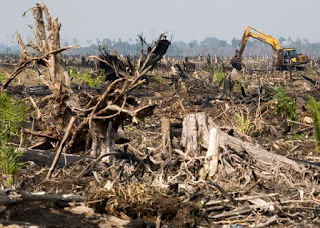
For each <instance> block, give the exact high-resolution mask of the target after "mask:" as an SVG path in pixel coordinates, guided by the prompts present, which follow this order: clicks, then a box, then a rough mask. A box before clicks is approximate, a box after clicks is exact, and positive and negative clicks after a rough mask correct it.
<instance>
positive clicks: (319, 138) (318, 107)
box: [307, 97, 320, 152]
mask: <svg viewBox="0 0 320 228" xmlns="http://www.w3.org/2000/svg"><path fill="white" fill-rule="evenodd" d="M307 110H308V112H309V114H310V115H311V117H312V119H313V127H314V137H315V139H316V150H317V151H318V152H319V151H320V104H319V103H318V102H317V101H316V100H315V99H314V98H313V97H309V102H308V105H307Z"/></svg>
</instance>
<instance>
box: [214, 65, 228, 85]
mask: <svg viewBox="0 0 320 228" xmlns="http://www.w3.org/2000/svg"><path fill="white" fill-rule="evenodd" d="M225 77H226V74H225V73H224V72H223V69H222V67H221V66H219V67H217V69H216V70H215V72H214V80H215V83H216V85H219V86H220V85H221V84H222V81H223V80H224V79H225Z"/></svg>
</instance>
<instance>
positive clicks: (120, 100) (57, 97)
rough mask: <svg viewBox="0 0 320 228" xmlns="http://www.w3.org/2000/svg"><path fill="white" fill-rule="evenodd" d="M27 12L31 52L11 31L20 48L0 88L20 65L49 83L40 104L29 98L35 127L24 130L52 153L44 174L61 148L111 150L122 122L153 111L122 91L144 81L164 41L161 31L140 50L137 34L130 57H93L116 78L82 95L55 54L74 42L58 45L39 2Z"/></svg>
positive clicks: (57, 26) (165, 44)
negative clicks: (31, 28)
mask: <svg viewBox="0 0 320 228" xmlns="http://www.w3.org/2000/svg"><path fill="white" fill-rule="evenodd" d="M31 11H32V15H33V19H34V32H33V35H34V36H33V39H32V40H31V41H30V42H29V43H28V45H27V46H29V47H30V48H31V49H32V52H30V53H36V54H30V53H29V52H28V50H27V48H26V46H25V45H24V43H23V41H22V39H21V37H20V35H19V33H16V34H17V39H18V42H19V45H20V49H21V56H20V63H19V64H18V67H17V68H16V69H15V70H14V71H13V73H12V74H11V75H10V77H9V78H8V79H7V81H6V82H5V83H4V84H3V86H2V88H1V89H2V90H5V89H6V88H7V86H8V85H9V84H10V82H11V81H12V80H13V79H14V78H15V77H16V76H17V75H18V74H19V73H20V72H22V71H23V70H25V69H26V68H32V69H33V70H34V71H35V72H37V73H38V75H39V77H40V78H41V79H42V81H43V83H44V84H46V85H47V86H48V87H49V89H50V91H51V94H50V95H49V96H47V97H45V98H43V99H42V100H44V101H45V102H42V101H41V100H40V101H35V100H34V99H32V98H30V100H31V101H32V105H33V107H34V109H35V110H36V118H34V119H35V120H36V121H37V126H38V129H37V130H36V131H35V130H29V131H28V130H26V131H24V132H26V133H27V134H31V135H35V136H37V137H42V138H43V145H50V144H51V145H52V147H53V148H54V149H55V150H56V151H57V154H56V158H55V160H54V162H53V164H52V166H51V168H50V171H49V173H48V176H47V178H50V176H51V174H52V172H53V170H54V168H55V164H56V162H55V161H56V160H58V158H59V156H60V154H61V152H67V151H68V152H84V151H87V150H88V149H91V155H92V156H95V157H99V156H100V155H103V154H107V153H109V152H112V151H113V146H114V143H115V142H116V140H117V139H118V138H119V135H118V133H117V129H118V127H119V126H120V125H121V124H122V123H123V122H124V120H127V119H132V121H135V122H137V121H138V119H141V118H144V117H145V116H149V115H151V114H152V113H153V110H154V108H155V107H156V105H153V104H149V105H146V106H142V107H136V108H134V107H131V106H129V105H128V104H127V95H128V93H129V92H130V91H132V90H133V89H135V88H137V87H138V86H140V85H142V84H143V83H144V80H143V78H142V77H143V76H145V75H146V73H147V72H148V71H149V70H150V69H151V68H152V67H153V66H154V65H155V64H156V63H157V62H158V61H159V60H160V59H161V58H162V56H163V55H164V54H165V53H166V51H167V49H168V47H169V45H170V41H168V40H167V39H166V37H165V36H164V35H163V34H162V35H160V37H159V39H158V40H157V41H156V42H154V43H153V44H152V45H151V46H149V47H148V48H147V49H144V47H143V39H142V38H141V44H142V46H141V52H140V54H139V56H137V57H135V58H133V59H131V58H129V57H127V58H121V57H120V56H118V55H117V54H116V52H114V53H113V54H112V55H110V54H108V53H107V52H105V53H104V55H102V57H101V56H100V57H98V56H94V57H93V58H96V59H98V60H100V61H102V62H103V63H105V64H106V65H107V66H108V67H109V68H110V69H111V72H113V73H114V74H115V75H116V77H117V79H116V80H114V81H108V82H106V84H105V91H104V93H103V94H102V95H98V94H95V95H90V96H89V97H88V96H87V95H86V93H80V94H76V93H75V92H74V91H73V90H72V88H71V80H70V78H69V75H68V73H67V72H66V71H65V69H64V67H63V63H62V58H61V54H60V53H61V52H62V51H64V50H67V49H70V48H73V47H74V46H69V47H64V48H61V47H60V35H59V32H60V24H59V23H58V19H57V18H54V19H52V18H51V16H50V14H49V11H48V9H47V7H46V6H45V5H43V4H36V6H35V7H33V8H32V9H31ZM39 107H41V109H40V108H39Z"/></svg>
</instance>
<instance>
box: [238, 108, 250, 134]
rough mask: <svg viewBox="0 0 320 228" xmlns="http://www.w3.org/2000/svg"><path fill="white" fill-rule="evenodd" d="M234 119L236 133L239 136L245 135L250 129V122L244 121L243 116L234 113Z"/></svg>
mask: <svg viewBox="0 0 320 228" xmlns="http://www.w3.org/2000/svg"><path fill="white" fill-rule="evenodd" d="M234 115H235V118H236V131H237V132H238V133H240V134H243V135H247V134H248V133H249V131H250V129H251V122H250V120H249V119H247V120H246V119H245V118H244V117H243V114H242V113H241V115H240V114H239V113H235V114H234Z"/></svg>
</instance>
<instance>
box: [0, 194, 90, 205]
mask: <svg viewBox="0 0 320 228" xmlns="http://www.w3.org/2000/svg"><path fill="white" fill-rule="evenodd" d="M35 201H46V202H83V201H84V199H83V197H82V196H79V195H57V194H45V193H27V192H10V193H9V194H7V193H6V192H4V191H0V205H5V206H6V205H12V204H17V203H22V202H35Z"/></svg>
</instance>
